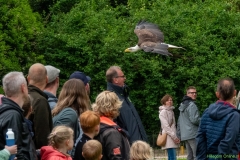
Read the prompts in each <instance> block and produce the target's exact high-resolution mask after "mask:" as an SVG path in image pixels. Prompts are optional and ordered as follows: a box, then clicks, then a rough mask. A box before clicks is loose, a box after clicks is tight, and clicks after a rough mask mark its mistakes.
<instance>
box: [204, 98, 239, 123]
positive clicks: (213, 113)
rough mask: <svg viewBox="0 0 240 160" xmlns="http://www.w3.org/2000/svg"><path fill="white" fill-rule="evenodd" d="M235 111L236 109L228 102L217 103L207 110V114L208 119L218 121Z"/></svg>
mask: <svg viewBox="0 0 240 160" xmlns="http://www.w3.org/2000/svg"><path fill="white" fill-rule="evenodd" d="M234 111H236V108H235V107H234V106H233V105H231V104H230V103H228V102H225V101H217V102H216V103H213V104H211V105H210V106H209V108H208V113H209V116H210V118H212V119H215V120H218V119H222V118H223V117H225V116H226V115H227V114H229V113H230V112H234Z"/></svg>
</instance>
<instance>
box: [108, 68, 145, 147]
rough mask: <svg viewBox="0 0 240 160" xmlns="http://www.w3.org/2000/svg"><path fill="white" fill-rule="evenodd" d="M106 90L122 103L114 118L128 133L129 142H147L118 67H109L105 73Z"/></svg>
mask: <svg viewBox="0 0 240 160" xmlns="http://www.w3.org/2000/svg"><path fill="white" fill-rule="evenodd" d="M106 79H107V90H108V91H112V92H115V93H116V94H117V96H118V98H119V99H120V100H121V101H122V102H123V103H122V107H121V108H120V115H119V116H118V117H117V118H116V120H115V121H116V122H117V124H118V125H119V126H120V127H121V128H122V129H124V130H125V131H126V132H127V133H128V136H129V137H128V138H129V142H130V143H131V144H132V143H133V142H134V141H136V140H142V141H145V142H147V141H148V138H147V134H146V131H145V129H144V126H143V124H142V121H141V119H140V116H139V114H138V112H137V110H136V108H135V107H134V105H133V103H132V102H131V101H130V98H129V88H128V87H127V85H126V84H125V80H126V76H125V75H124V73H123V72H122V69H121V68H120V67H119V66H111V67H110V68H109V69H108V70H107V71H106Z"/></svg>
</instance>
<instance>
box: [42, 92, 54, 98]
mask: <svg viewBox="0 0 240 160" xmlns="http://www.w3.org/2000/svg"><path fill="white" fill-rule="evenodd" d="M43 92H44V93H45V94H46V95H47V96H48V98H56V97H55V96H54V95H53V94H52V93H50V92H48V91H45V90H44V91H43Z"/></svg>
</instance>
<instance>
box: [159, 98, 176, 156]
mask: <svg viewBox="0 0 240 160" xmlns="http://www.w3.org/2000/svg"><path fill="white" fill-rule="evenodd" d="M161 104H162V106H160V107H159V118H160V121H161V127H162V133H167V142H166V144H165V146H163V147H162V149H167V152H168V160H176V159H177V154H176V148H178V144H179V143H180V140H179V139H178V138H177V136H176V122H175V117H174V112H173V109H174V107H173V106H172V105H173V101H172V97H171V96H170V95H169V94H166V95H165V96H164V97H163V98H162V99H161Z"/></svg>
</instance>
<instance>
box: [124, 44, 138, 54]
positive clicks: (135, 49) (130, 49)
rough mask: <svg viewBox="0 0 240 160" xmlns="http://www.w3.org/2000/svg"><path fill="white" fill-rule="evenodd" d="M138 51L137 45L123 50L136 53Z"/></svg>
mask: <svg viewBox="0 0 240 160" xmlns="http://www.w3.org/2000/svg"><path fill="white" fill-rule="evenodd" d="M139 50H141V48H140V47H139V46H138V45H136V46H134V47H130V48H127V49H125V52H137V51H139Z"/></svg>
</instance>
